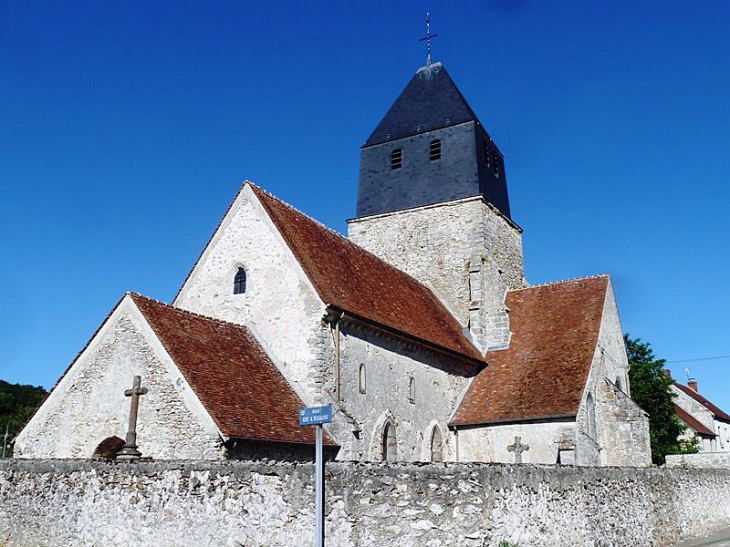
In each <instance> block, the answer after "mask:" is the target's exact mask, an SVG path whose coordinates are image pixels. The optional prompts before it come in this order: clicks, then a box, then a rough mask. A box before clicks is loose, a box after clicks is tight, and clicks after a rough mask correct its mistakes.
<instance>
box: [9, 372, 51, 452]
mask: <svg viewBox="0 0 730 547" xmlns="http://www.w3.org/2000/svg"><path fill="white" fill-rule="evenodd" d="M45 396H46V390H45V389H43V388H42V387H40V386H30V385H23V384H9V383H8V382H4V381H3V380H0V450H1V449H2V446H3V440H4V436H5V432H6V431H7V432H8V441H10V440H11V439H13V438H14V437H15V436H16V435H17V434H18V433H20V428H21V427H23V425H24V424H25V422H26V420H27V419H28V418H29V417H30V415H31V414H32V413H33V412H34V411H35V409H36V408H38V406H39V405H40V404H41V402H42V401H43V398H44V397H45ZM11 455H12V448H10V447H8V448H7V449H6V451H5V456H6V457H9V456H11Z"/></svg>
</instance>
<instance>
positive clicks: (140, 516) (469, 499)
mask: <svg viewBox="0 0 730 547" xmlns="http://www.w3.org/2000/svg"><path fill="white" fill-rule="evenodd" d="M312 473H313V465H312V464H293V463H270V464H267V463H251V462H226V463H214V462H202V461H195V462H190V461H173V462H147V463H145V462H142V463H136V464H130V463H104V462H90V461H78V460H9V461H4V462H0V546H2V547H31V546H32V547H50V546H54V547H55V546H59V547H60V546H63V547H67V546H69V545H73V546H74V547H82V546H84V547H85V546H88V547H91V546H96V547H99V546H104V547H112V546H120V547H122V546H124V547H130V546H142V545H144V546H153V545H154V546H155V547H166V546H183V545H195V546H196V547H205V546H211V547H212V546H225V547H241V546H245V547H261V546H296V547H301V546H307V545H311V544H312V543H313V542H312V536H313V533H312V532H313V505H314V503H313V488H312V482H313V481H312ZM326 488H327V506H326V511H327V523H326V531H327V536H328V539H327V545H330V546H338V547H340V546H341V547H346V546H355V547H375V546H378V547H381V546H383V545H388V546H389V547H394V546H404V547H405V546H408V547H416V546H419V547H420V546H425V547H441V546H444V547H445V546H467V547H487V546H497V545H498V544H499V542H500V541H501V540H509V541H512V542H516V543H518V544H519V546H520V547H527V546H553V545H555V546H561V547H565V546H618V545H630V546H666V545H671V544H673V543H675V542H677V541H679V540H682V539H687V538H694V537H699V536H701V535H704V534H707V533H710V532H712V531H714V530H718V529H721V528H722V527H725V526H727V525H728V523H729V522H730V470H728V469H657V468H643V469H641V468H585V467H567V466H562V467H560V466H535V465H499V464H424V465H418V464H363V463H333V464H328V466H327V487H326Z"/></svg>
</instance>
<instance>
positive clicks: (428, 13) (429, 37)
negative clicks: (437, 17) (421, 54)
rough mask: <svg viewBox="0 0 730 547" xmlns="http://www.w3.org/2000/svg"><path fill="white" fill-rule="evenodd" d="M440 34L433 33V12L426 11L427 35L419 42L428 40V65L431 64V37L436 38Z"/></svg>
mask: <svg viewBox="0 0 730 547" xmlns="http://www.w3.org/2000/svg"><path fill="white" fill-rule="evenodd" d="M436 36H438V34H431V13H430V12H428V11H427V12H426V36H424V37H423V38H421V39H420V40H419V42H423V41H424V40H425V41H426V66H429V65H430V64H431V38H436Z"/></svg>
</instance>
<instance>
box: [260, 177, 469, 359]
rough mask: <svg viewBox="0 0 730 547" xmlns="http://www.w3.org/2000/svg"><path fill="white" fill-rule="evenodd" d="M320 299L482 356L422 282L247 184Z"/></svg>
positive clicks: (420, 337)
mask: <svg viewBox="0 0 730 547" xmlns="http://www.w3.org/2000/svg"><path fill="white" fill-rule="evenodd" d="M251 188H252V189H253V191H254V192H255V194H256V196H257V197H258V198H259V200H260V201H261V203H262V205H263V206H264V208H265V209H266V211H267V213H268V214H269V216H270V217H271V220H272V221H273V222H274V224H275V225H276V227H277V228H278V230H279V232H280V233H281V235H282V237H283V238H284V240H285V241H286V243H287V245H288V246H289V248H290V249H291V250H292V252H293V253H294V255H295V257H296V258H297V260H298V261H299V264H301V266H302V268H303V269H304V271H305V273H306V274H307V276H308V277H309V279H310V281H311V282H312V285H314V288H315V290H316V291H317V293H318V294H319V297H320V298H321V299H322V301H323V302H324V303H325V304H328V305H332V306H335V307H337V308H339V309H341V310H344V311H346V312H350V313H351V314H354V315H356V316H359V317H361V318H364V319H366V320H368V321H371V322H374V323H377V324H378V325H381V326H384V327H386V328H388V329H391V330H394V331H396V332H398V333H400V334H403V335H406V336H408V337H410V338H416V339H418V340H421V341H424V342H426V343H427V344H429V345H432V346H437V347H439V348H441V349H445V350H447V351H448V352H450V353H456V354H459V355H461V356H465V357H467V358H469V359H471V360H473V361H477V362H478V363H477V365H478V366H481V363H483V358H482V356H481V354H480V353H479V351H478V350H477V349H476V348H475V347H474V346H473V345H472V344H471V342H470V341H469V340H468V339H467V338H466V337H465V336H464V334H463V328H462V326H461V325H460V324H459V322H458V321H457V320H456V319H455V318H454V316H453V315H451V313H450V312H449V311H448V310H447V309H446V307H445V306H444V305H443V304H442V303H441V301H440V300H439V299H438V298H437V297H436V296H435V295H434V294H433V293H432V292H431V291H430V290H429V289H428V288H427V287H426V286H424V285H422V284H421V283H419V282H418V281H416V280H415V279H414V278H412V277H411V276H409V275H407V274H406V273H404V272H402V271H401V270H399V269H397V268H395V267H393V266H391V265H389V264H388V263H386V262H384V261H383V260H381V259H379V258H378V257H376V256H375V255H373V254H371V253H369V252H367V251H366V250H364V249H362V248H361V247H359V246H358V245H355V244H354V243H352V242H351V241H349V240H348V239H346V238H345V237H343V236H341V235H340V234H338V233H337V232H335V231H333V230H330V229H329V228H327V227H325V226H323V225H322V224H320V223H318V222H317V221H315V220H313V219H312V218H310V217H308V216H306V215H304V214H303V213H300V212H299V211H297V210H296V209H294V208H293V207H291V206H290V205H288V204H286V203H284V202H283V201H281V200H279V199H277V198H275V197H274V196H272V195H271V194H269V193H268V192H265V191H263V190H262V189H261V188H259V187H257V186H255V185H253V184H252V185H251Z"/></svg>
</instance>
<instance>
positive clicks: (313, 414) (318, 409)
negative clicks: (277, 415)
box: [299, 405, 332, 425]
mask: <svg viewBox="0 0 730 547" xmlns="http://www.w3.org/2000/svg"><path fill="white" fill-rule="evenodd" d="M331 421H332V405H327V406H312V407H309V408H302V409H301V410H300V411H299V425H319V424H328V423H330V422H331Z"/></svg>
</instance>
